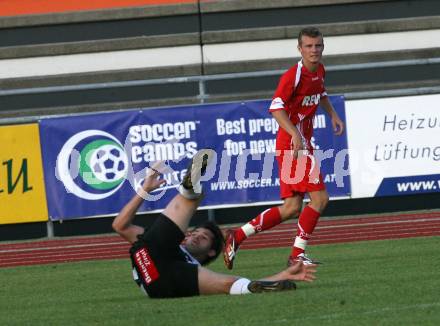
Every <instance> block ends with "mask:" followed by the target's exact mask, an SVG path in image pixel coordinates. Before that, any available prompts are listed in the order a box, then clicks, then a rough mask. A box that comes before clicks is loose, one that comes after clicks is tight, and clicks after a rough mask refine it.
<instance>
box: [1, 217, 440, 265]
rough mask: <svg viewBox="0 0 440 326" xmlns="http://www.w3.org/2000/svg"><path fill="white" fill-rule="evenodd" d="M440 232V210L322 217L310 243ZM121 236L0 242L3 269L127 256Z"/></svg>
mask: <svg viewBox="0 0 440 326" xmlns="http://www.w3.org/2000/svg"><path fill="white" fill-rule="evenodd" d="M295 223H296V222H287V223H283V224H281V225H279V226H277V227H275V228H273V229H271V230H269V231H266V232H263V233H260V234H257V235H256V236H254V237H251V238H249V239H248V240H246V241H245V242H244V243H243V244H242V246H241V249H259V248H273V247H288V246H290V245H291V244H292V241H293V236H294V232H295V231H294V230H295V229H296V224H295ZM439 235H440V212H425V213H412V214H398V215H396V214H393V215H380V216H369V217H362V218H344V219H336V220H322V221H320V222H319V224H318V227H317V228H316V230H315V232H314V234H313V236H314V238H313V239H312V240H311V241H310V243H309V244H310V245H318V244H330V243H342V242H355V241H370V240H383V239H399V238H410V237H425V236H439ZM128 249H129V245H128V244H127V243H126V242H125V241H124V240H122V239H121V238H120V237H118V236H97V237H75V238H68V239H54V240H44V241H27V242H20V243H6V244H0V268H1V267H13V266H24V265H37V264H53V263H67V262H75V261H84V260H98V259H99V260H100V259H115V258H127V257H128Z"/></svg>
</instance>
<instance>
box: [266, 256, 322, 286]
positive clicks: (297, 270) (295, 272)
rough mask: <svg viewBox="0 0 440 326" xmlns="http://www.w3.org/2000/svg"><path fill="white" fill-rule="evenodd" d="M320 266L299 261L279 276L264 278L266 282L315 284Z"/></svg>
mask: <svg viewBox="0 0 440 326" xmlns="http://www.w3.org/2000/svg"><path fill="white" fill-rule="evenodd" d="M317 266H318V265H315V264H310V265H304V264H303V263H302V262H301V261H297V262H296V263H295V264H293V265H292V266H289V267H287V268H286V269H285V270H283V271H282V272H279V273H278V274H275V275H272V276H269V277H266V278H264V279H263V280H265V281H281V280H290V281H303V282H313V281H314V280H315V279H316V276H315V273H316V267H317Z"/></svg>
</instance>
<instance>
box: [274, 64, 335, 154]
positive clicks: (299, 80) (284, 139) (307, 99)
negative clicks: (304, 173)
mask: <svg viewBox="0 0 440 326" xmlns="http://www.w3.org/2000/svg"><path fill="white" fill-rule="evenodd" d="M324 77H325V70H324V65H323V64H321V63H320V64H319V66H318V69H316V71H315V72H310V71H309V70H308V69H307V68H306V67H304V66H303V63H302V61H299V62H298V63H297V64H296V65H295V66H293V67H292V68H290V69H289V70H287V71H286V72H285V73H284V74H283V75H282V76H281V78H280V82H279V84H278V87H277V89H276V91H275V94H274V96H273V98H272V103H271V105H270V108H269V112H274V111H277V110H284V111H286V112H287V114H288V115H289V119H290V121H292V123H293V124H294V125H295V126H296V127H297V129H298V131H299V133H300V134H301V138H302V141H303V146H304V149H307V150H309V151H312V150H313V147H312V144H311V141H310V140H311V138H312V135H313V118H314V117H315V112H316V109H317V108H318V105H319V101H320V100H321V98H324V97H326V96H327V92H326V90H325V87H324ZM291 138H292V137H291V136H290V135H289V134H288V133H287V132H286V131H285V130H284V129H282V128H281V127H280V129H279V130H278V134H277V142H276V149H278V150H288V149H290V140H291Z"/></svg>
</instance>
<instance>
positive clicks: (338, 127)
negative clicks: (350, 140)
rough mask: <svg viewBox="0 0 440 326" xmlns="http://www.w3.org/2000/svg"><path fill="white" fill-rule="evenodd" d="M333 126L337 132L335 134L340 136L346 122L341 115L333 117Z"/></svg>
mask: <svg viewBox="0 0 440 326" xmlns="http://www.w3.org/2000/svg"><path fill="white" fill-rule="evenodd" d="M332 126H333V131H334V132H335V135H337V136H340V135H342V133H343V132H344V123H343V122H342V120H341V119H340V118H339V116H337V115H336V116H334V117H332Z"/></svg>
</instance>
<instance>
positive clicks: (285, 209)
mask: <svg viewBox="0 0 440 326" xmlns="http://www.w3.org/2000/svg"><path fill="white" fill-rule="evenodd" d="M300 212H301V206H300V205H295V204H287V203H285V204H284V205H282V206H281V207H280V213H281V219H282V220H283V221H284V220H288V219H292V218H297V217H298V216H299V213H300Z"/></svg>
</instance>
